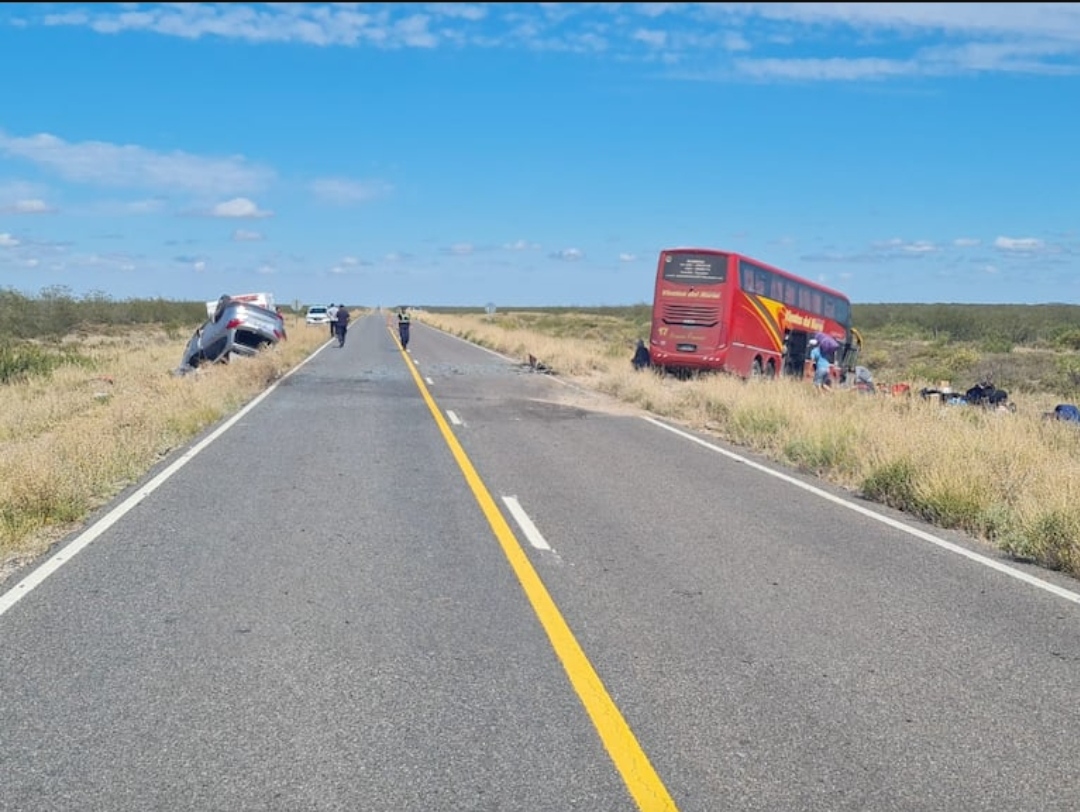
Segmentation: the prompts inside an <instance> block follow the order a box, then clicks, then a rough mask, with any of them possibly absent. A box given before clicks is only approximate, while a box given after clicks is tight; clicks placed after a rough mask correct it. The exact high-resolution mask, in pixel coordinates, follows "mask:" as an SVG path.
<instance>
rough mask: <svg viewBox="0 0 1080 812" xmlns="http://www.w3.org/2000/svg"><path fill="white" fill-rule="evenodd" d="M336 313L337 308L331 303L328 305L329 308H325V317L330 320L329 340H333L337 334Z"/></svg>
mask: <svg viewBox="0 0 1080 812" xmlns="http://www.w3.org/2000/svg"><path fill="white" fill-rule="evenodd" d="M337 312H338V306H337V305H336V304H334V303H333V302H331V303H330V307H328V308H326V317H327V318H328V319H330V338H333V337H334V335H335V334H336V333H337Z"/></svg>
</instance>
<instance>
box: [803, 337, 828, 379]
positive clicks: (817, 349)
mask: <svg viewBox="0 0 1080 812" xmlns="http://www.w3.org/2000/svg"><path fill="white" fill-rule="evenodd" d="M808 346H809V347H810V360H811V361H812V362H813V364H814V386H816V387H818V388H819V389H824V388H825V387H827V386H828V385H829V367H830V366H831V364H830V363H829V359H828V358H827V357H826V355H825V353H823V352H822V351H821V345H820V344H818V340H817V339H816V338H811V339H810V341H809V343H808Z"/></svg>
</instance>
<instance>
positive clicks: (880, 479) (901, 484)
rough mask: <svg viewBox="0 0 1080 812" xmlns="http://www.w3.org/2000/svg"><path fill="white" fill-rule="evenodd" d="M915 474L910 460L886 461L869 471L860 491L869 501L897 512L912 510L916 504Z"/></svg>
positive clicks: (914, 468) (916, 470)
mask: <svg viewBox="0 0 1080 812" xmlns="http://www.w3.org/2000/svg"><path fill="white" fill-rule="evenodd" d="M917 474H918V469H917V468H916V467H915V464H914V463H913V462H912V461H911V460H907V459H896V460H888V461H886V462H884V463H882V464H880V465H878V466H876V467H874V468H873V469H872V470H871V471H870V473H869V474H868V475H867V476H866V478H865V479H864V480H863V482H862V485H861V486H860V490H861V491H862V495H863V496H864V497H865V498H867V499H869V500H871V501H874V502H881V503H882V504H884V505H888V506H889V507H892V508H896V509H897V510H912V509H913V508H914V507H915V503H916V489H915V478H916V476H917Z"/></svg>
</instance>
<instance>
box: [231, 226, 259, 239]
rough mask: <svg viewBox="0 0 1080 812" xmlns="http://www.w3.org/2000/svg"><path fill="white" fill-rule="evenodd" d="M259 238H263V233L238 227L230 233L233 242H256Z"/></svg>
mask: <svg viewBox="0 0 1080 812" xmlns="http://www.w3.org/2000/svg"><path fill="white" fill-rule="evenodd" d="M261 239H263V235H262V234H261V233H260V232H258V231H248V230H247V229H243V228H238V229H236V231H234V232H233V233H232V240H233V242H258V241H259V240H261Z"/></svg>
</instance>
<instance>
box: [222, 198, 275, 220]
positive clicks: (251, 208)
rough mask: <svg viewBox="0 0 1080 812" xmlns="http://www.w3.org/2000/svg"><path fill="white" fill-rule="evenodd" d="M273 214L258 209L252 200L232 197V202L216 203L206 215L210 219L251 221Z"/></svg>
mask: <svg viewBox="0 0 1080 812" xmlns="http://www.w3.org/2000/svg"><path fill="white" fill-rule="evenodd" d="M273 214H274V213H273V212H272V211H264V210H262V209H260V208H259V206H258V205H257V204H256V203H255V201H254V200H249V199H248V198H246V197H234V198H233V199H232V200H226V201H224V202H222V203H218V204H217V205H216V206H214V207H213V208H211V209H210V210H209V211H208V212H207V215H208V216H210V217H227V218H251V219H257V218H261V217H271V216H273Z"/></svg>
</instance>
